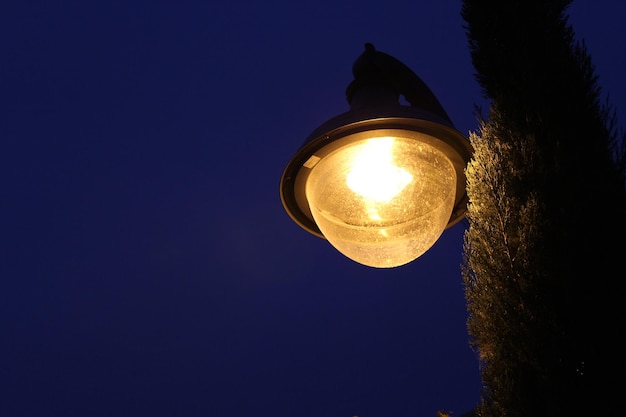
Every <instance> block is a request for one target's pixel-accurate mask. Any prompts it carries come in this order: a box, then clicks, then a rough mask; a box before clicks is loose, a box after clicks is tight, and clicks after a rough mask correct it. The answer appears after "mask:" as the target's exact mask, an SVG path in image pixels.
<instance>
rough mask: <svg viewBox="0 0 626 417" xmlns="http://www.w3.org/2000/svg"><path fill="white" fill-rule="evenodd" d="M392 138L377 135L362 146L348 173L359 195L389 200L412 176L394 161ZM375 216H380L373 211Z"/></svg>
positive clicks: (349, 183) (375, 199)
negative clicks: (377, 136)
mask: <svg viewBox="0 0 626 417" xmlns="http://www.w3.org/2000/svg"><path fill="white" fill-rule="evenodd" d="M392 150H393V138H391V137H384V138H374V139H370V140H368V141H367V142H366V143H365V144H364V145H363V146H361V147H360V149H359V150H358V152H357V153H356V155H354V159H353V161H352V168H351V169H350V172H349V173H348V177H347V184H348V187H350V189H351V190H352V191H354V192H355V193H357V194H359V195H360V196H362V197H364V198H366V199H369V200H372V201H375V202H387V201H389V200H391V199H392V198H394V197H395V196H397V195H398V194H399V193H400V192H401V191H402V190H403V189H404V187H406V186H407V184H409V183H410V182H411V181H412V180H413V177H412V176H411V174H409V173H408V172H407V171H406V170H405V169H403V168H400V167H398V166H395V165H394V164H393V153H392ZM372 216H374V217H375V216H377V214H375V210H374V214H372Z"/></svg>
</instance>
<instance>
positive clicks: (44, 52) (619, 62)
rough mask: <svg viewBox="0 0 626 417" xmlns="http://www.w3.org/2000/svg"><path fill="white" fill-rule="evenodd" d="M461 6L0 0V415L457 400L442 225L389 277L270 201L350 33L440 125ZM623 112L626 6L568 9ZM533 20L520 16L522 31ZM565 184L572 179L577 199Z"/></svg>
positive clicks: (377, 406) (412, 408) (457, 78)
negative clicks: (398, 71) (420, 86)
mask: <svg viewBox="0 0 626 417" xmlns="http://www.w3.org/2000/svg"><path fill="white" fill-rule="evenodd" d="M460 8H461V1H460V0H442V1H430V2H426V1H423V2H419V1H395V0H390V1H386V2H380V1H379V2H373V1H362V0H361V1H344V2H336V1H328V0H317V1H308V0H307V1H300V2H294V1H266V2H260V1H258V2H257V1H253V0H233V1H230V2H216V1H206V0H205V1H191V0H178V1H166V0H161V1H156V0H155V1H147V0H146V1H139V0H127V1H106V2H104V1H103V2H95V1H50V0H45V1H44V0H39V1H35V0H32V1H31V0H22V1H13V0H9V1H8V2H4V3H3V6H0V140H1V142H0V143H1V144H2V152H1V153H0V158H1V159H0V174H1V178H2V185H1V186H2V192H1V194H0V214H1V215H2V217H1V225H2V228H1V230H0V250H1V256H2V258H1V262H0V331H1V334H2V337H1V339H0V416H6V417H22V416H23V417H57V416H58V417H70V416H77V417H127V416H128V417H139V416H142V417H143V416H146V417H178V416H180V417H244V416H245V417H290V416H294V417H295V416H298V417H352V416H359V417H392V416H393V417H417V416H421V417H426V416H433V417H434V416H436V412H437V410H447V411H452V412H453V413H454V414H453V415H455V416H457V417H460V416H461V415H462V414H463V413H465V412H467V411H469V410H471V409H472V408H473V407H474V406H475V405H477V404H478V402H479V400H480V391H481V383H480V370H479V366H478V361H477V357H476V354H475V352H473V351H472V349H471V348H470V346H469V340H468V335H467V329H466V319H467V311H466V306H465V299H464V289H463V284H462V278H461V272H460V265H461V258H462V252H463V232H464V230H465V228H466V226H467V225H466V223H465V222H461V223H458V224H457V225H455V226H454V227H452V228H450V229H448V230H447V231H446V232H445V233H444V234H443V236H442V237H441V239H440V240H439V241H438V242H437V243H436V244H435V246H434V247H433V248H432V249H430V251H428V252H427V253H426V254H425V255H423V256H422V257H420V258H418V259H417V260H415V261H413V262H412V263H410V264H408V265H406V266H403V267H399V268H393V269H384V270H380V269H374V268H370V267H366V266H362V265H359V264H357V263H355V262H354V261H351V260H349V259H347V258H346V257H344V256H343V255H341V254H340V253H339V252H337V251H336V250H335V249H334V248H333V247H332V246H330V244H328V243H327V242H326V241H324V240H322V239H320V238H317V237H315V236H313V235H311V234H309V233H307V232H305V231H304V230H303V229H301V228H300V227H299V226H298V225H296V224H295V223H294V222H293V221H292V220H291V219H290V218H289V216H288V215H287V213H286V212H285V210H284V209H283V207H282V205H281V201H280V196H279V183H280V177H281V174H282V171H283V169H284V168H285V166H286V164H287V162H288V161H289V160H290V159H291V157H292V156H293V154H294V153H295V152H296V151H297V149H298V148H299V147H300V145H301V144H302V143H303V142H304V140H305V139H306V137H307V136H308V135H309V133H311V132H312V131H313V130H314V129H315V128H316V127H317V126H319V125H320V124H322V123H323V122H325V121H326V120H328V119H330V118H331V117H333V116H335V115H337V114H339V113H342V112H344V111H346V110H348V103H347V101H346V99H345V94H344V92H345V88H346V87H347V85H348V84H349V82H350V81H351V80H352V73H351V69H352V64H353V62H354V60H355V59H356V58H357V57H358V56H359V55H360V54H361V53H362V52H363V45H364V43H365V42H372V43H373V44H374V45H375V46H376V48H377V49H378V50H380V51H382V52H385V53H388V54H390V55H392V56H394V57H395V58H397V59H399V60H400V61H402V62H403V63H405V64H406V65H407V66H409V67H410V68H411V69H413V70H414V71H415V72H416V74H417V75H419V77H420V78H421V79H422V80H423V81H425V82H426V83H427V84H428V86H429V87H430V88H431V90H432V91H433V92H434V93H435V95H437V97H438V98H439V100H440V102H441V103H442V105H443V106H444V108H445V109H446V111H447V113H448V114H449V115H450V117H451V118H452V120H453V122H454V124H455V126H456V127H457V129H458V130H459V131H461V132H462V133H464V134H467V133H468V132H469V131H471V130H475V129H476V128H477V125H478V124H477V122H476V120H475V116H474V105H475V104H478V105H482V106H483V107H484V108H485V109H486V103H487V101H486V100H485V99H484V98H483V97H482V95H481V92H480V88H479V86H478V84H477V82H476V80H475V78H474V69H473V67H472V66H471V62H470V55H469V49H468V47H467V41H466V37H465V32H464V30H463V24H464V22H463V21H462V19H461V17H460ZM569 11H570V14H571V20H570V22H571V23H572V24H573V26H574V30H575V32H576V34H577V38H578V39H582V38H584V39H585V40H586V43H587V46H588V50H589V53H590V55H591V57H592V61H593V63H594V64H595V65H596V74H597V75H598V76H599V85H600V86H601V87H602V89H603V92H604V94H605V95H608V96H609V99H610V101H611V103H612V104H613V105H614V106H615V107H616V110H617V114H618V121H619V122H620V124H621V125H622V126H626V77H624V74H626V47H625V46H624V40H626V2H624V1H623V0H595V1H591V0H585V1H583V0H580V1H575V2H574V5H573V6H572V7H571V8H570V9H569ZM529 30H532V28H529ZM583 192H584V190H583Z"/></svg>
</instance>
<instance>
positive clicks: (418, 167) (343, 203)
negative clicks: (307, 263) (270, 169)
mask: <svg viewBox="0 0 626 417" xmlns="http://www.w3.org/2000/svg"><path fill="white" fill-rule="evenodd" d="M352 72H353V75H354V80H353V81H352V82H351V83H350V85H349V86H348V88H347V90H346V96H347V99H348V103H349V104H350V110H349V111H347V112H345V113H342V114H340V115H338V116H336V117H334V118H332V119H330V120H328V121H327V122H325V123H324V124H322V125H321V126H320V127H318V128H317V129H315V131H313V133H311V135H310V136H309V137H308V139H307V140H306V141H305V142H304V144H303V145H302V147H301V148H300V149H299V150H298V152H297V153H296V154H295V156H294V157H293V158H292V159H291V161H289V163H288V164H287V167H286V168H285V170H284V172H283V175H282V178H281V184H280V196H281V200H282V203H283V206H284V207H285V210H286V211H287V213H288V214H289V216H290V217H291V218H292V219H293V220H294V221H295V222H296V223H297V224H298V225H300V226H301V227H302V228H304V229H305V230H307V231H308V232H310V233H312V234H314V235H316V236H319V237H321V238H325V239H327V240H328V241H329V242H330V243H331V244H332V245H333V246H334V247H335V248H336V249H337V250H339V252H341V253H343V254H344V255H345V256H347V257H348V258H350V259H352V260H354V261H356V262H358V263H360V264H363V265H367V266H371V267H376V268H391V267H396V266H400V265H404V264H406V263H408V262H411V261H412V260H414V259H416V258H417V257H419V256H421V255H422V254H423V253H424V252H426V251H427V250H428V249H429V248H430V247H431V246H432V245H433V244H434V243H435V242H436V241H437V239H439V236H441V234H442V233H443V231H444V230H445V229H446V228H448V227H451V226H452V225H454V224H456V223H457V222H458V221H460V220H461V219H462V218H463V217H464V215H465V211H466V206H467V194H466V192H465V172H464V171H465V167H466V165H467V163H468V161H469V159H470V156H471V153H472V149H471V146H470V144H469V141H468V140H467V138H466V137H465V136H463V135H462V134H461V133H460V132H458V131H457V130H456V129H455V128H454V125H453V124H452V121H451V120H450V118H449V117H448V115H447V114H446V112H445V110H444V109H443V108H442V107H441V104H440V103H439V101H438V100H437V98H436V97H435V95H434V94H433V93H432V92H431V91H430V89H429V88H428V87H427V86H426V84H424V82H423V81H422V80H421V79H420V78H419V77H418V76H417V75H415V73H413V71H411V70H410V69H409V68H408V67H407V66H405V65H404V64H403V63H401V62H400V61H398V60H397V59H395V58H393V57H391V56H390V55H387V54H384V53H382V52H378V51H376V50H375V48H374V46H373V45H371V44H366V45H365V52H363V54H362V55H361V56H360V57H359V58H358V59H357V60H356V61H355V62H354V65H353V69H352ZM400 96H404V98H405V100H406V101H407V102H408V103H409V104H410V106H407V105H402V104H400Z"/></svg>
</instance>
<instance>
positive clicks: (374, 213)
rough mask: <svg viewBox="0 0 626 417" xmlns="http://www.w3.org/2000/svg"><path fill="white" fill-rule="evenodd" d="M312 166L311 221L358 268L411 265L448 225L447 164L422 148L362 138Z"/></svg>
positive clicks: (451, 199)
mask: <svg viewBox="0 0 626 417" xmlns="http://www.w3.org/2000/svg"><path fill="white" fill-rule="evenodd" d="M314 162H315V163H314V165H313V166H312V167H311V171H310V173H309V176H308V178H307V180H306V188H305V193H306V198H307V200H308V202H309V207H310V210H311V214H312V215H313V218H314V220H315V222H316V224H317V226H318V227H319V229H320V231H321V232H322V234H323V235H324V237H325V238H326V239H327V240H328V241H329V242H330V243H331V244H332V245H333V246H334V247H335V248H336V249H337V250H339V251H340V252H341V253H343V254H344V255H345V256H347V257H348V258H350V259H352V260H354V261H356V262H358V263H361V264H363V265H367V266H371V267H376V268H391V267H396V266H400V265H404V264H406V263H409V262H411V261H412V260H414V259H416V258H417V257H419V256H420V255H422V254H423V253H424V252H426V251H427V250H428V249H429V248H430V247H431V246H432V245H433V244H434V243H435V242H436V241H437V239H438V238H439V237H440V236H441V234H442V233H443V231H444V229H445V228H446V226H447V225H448V222H449V220H450V216H451V213H452V210H453V208H454V204H455V190H456V181H457V174H456V171H455V168H454V166H453V164H452V163H451V162H450V160H449V158H448V157H447V156H446V155H445V154H444V153H443V152H441V151H439V150H438V149H436V148H435V147H433V146H431V145H430V144H428V143H425V142H422V141H419V140H416V139H415V138H408V137H392V136H381V137H374V138H366V139H361V140H357V141H349V142H347V143H346V144H345V145H344V146H340V147H338V148H337V149H334V150H333V151H332V152H331V153H329V154H328V155H326V156H324V158H322V159H319V160H315V161H314Z"/></svg>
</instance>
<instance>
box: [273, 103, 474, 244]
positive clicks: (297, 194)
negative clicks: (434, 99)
mask: <svg viewBox="0 0 626 417" xmlns="http://www.w3.org/2000/svg"><path fill="white" fill-rule="evenodd" d="M398 107H399V108H401V109H407V110H406V111H401V112H398V111H397V110H398V108H396V109H394V110H396V111H395V112H394V114H396V115H397V114H398V113H404V115H405V116H407V117H398V116H379V115H381V114H384V113H387V112H385V111H382V112H381V109H370V111H368V112H366V113H369V114H370V115H369V117H368V115H364V114H363V113H364V112H363V111H360V112H354V111H349V112H346V113H343V114H340V115H338V116H336V117H335V118H333V119H330V120H329V121H327V122H326V123H324V124H322V125H321V126H320V127H318V128H317V129H316V130H314V131H313V133H312V134H311V135H310V136H309V137H308V138H307V140H306V141H305V142H304V144H303V145H302V147H301V148H300V149H299V150H298V151H297V152H296V154H295V155H294V156H293V157H292V159H291V160H290V161H289V163H288V164H287V166H286V167H285V169H284V171H283V174H282V177H281V181H280V198H281V202H282V205H283V207H284V208H285V210H286V211H287V213H288V215H289V216H290V217H291V219H292V220H293V221H294V222H296V223H297V224H298V225H299V226H300V227H302V228H303V229H305V230H306V231H308V232H310V233H312V234H313V235H316V236H318V237H320V238H322V239H326V238H325V237H324V235H323V234H322V232H321V231H320V229H319V228H318V226H317V224H316V223H315V221H314V220H313V217H312V214H311V210H310V208H309V206H308V203H307V202H306V197H305V196H304V189H303V188H304V187H298V186H297V184H296V183H297V182H298V177H299V176H300V175H301V170H302V167H303V166H304V164H305V163H306V162H307V161H308V160H309V159H310V158H311V157H312V156H313V155H315V154H316V153H317V152H320V151H322V150H323V149H324V148H326V147H328V146H329V145H331V144H333V143H336V142H337V141H340V140H342V139H345V138H346V137H349V136H351V135H356V134H359V133H364V132H368V131H373V130H404V131H408V132H417V133H421V134H423V135H426V136H429V137H432V139H433V141H432V142H433V144H432V145H433V146H435V147H436V148H437V149H439V150H440V151H442V152H443V153H444V154H445V155H446V156H447V157H448V159H449V160H450V161H451V162H452V164H453V166H454V169H455V171H456V175H457V187H456V196H455V203H454V208H453V210H452V214H451V217H450V220H449V221H448V224H447V225H446V229H447V228H449V227H451V226H453V225H454V224H456V223H458V222H459V221H461V220H462V219H463V217H464V216H465V212H466V211H467V203H468V197H467V193H466V187H465V181H466V178H465V168H466V166H467V163H468V162H469V160H470V158H471V155H472V151H473V150H472V146H471V144H470V142H469V140H468V139H467V138H466V137H465V136H464V135H463V134H461V133H460V132H459V131H458V130H456V129H455V128H454V126H452V125H451V124H450V122H449V121H447V120H445V119H443V118H440V117H437V116H436V115H433V114H432V113H429V112H423V111H419V110H417V112H418V113H419V115H418V116H419V117H415V116H416V108H412V107H405V106H398ZM303 206H305V207H303Z"/></svg>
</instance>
